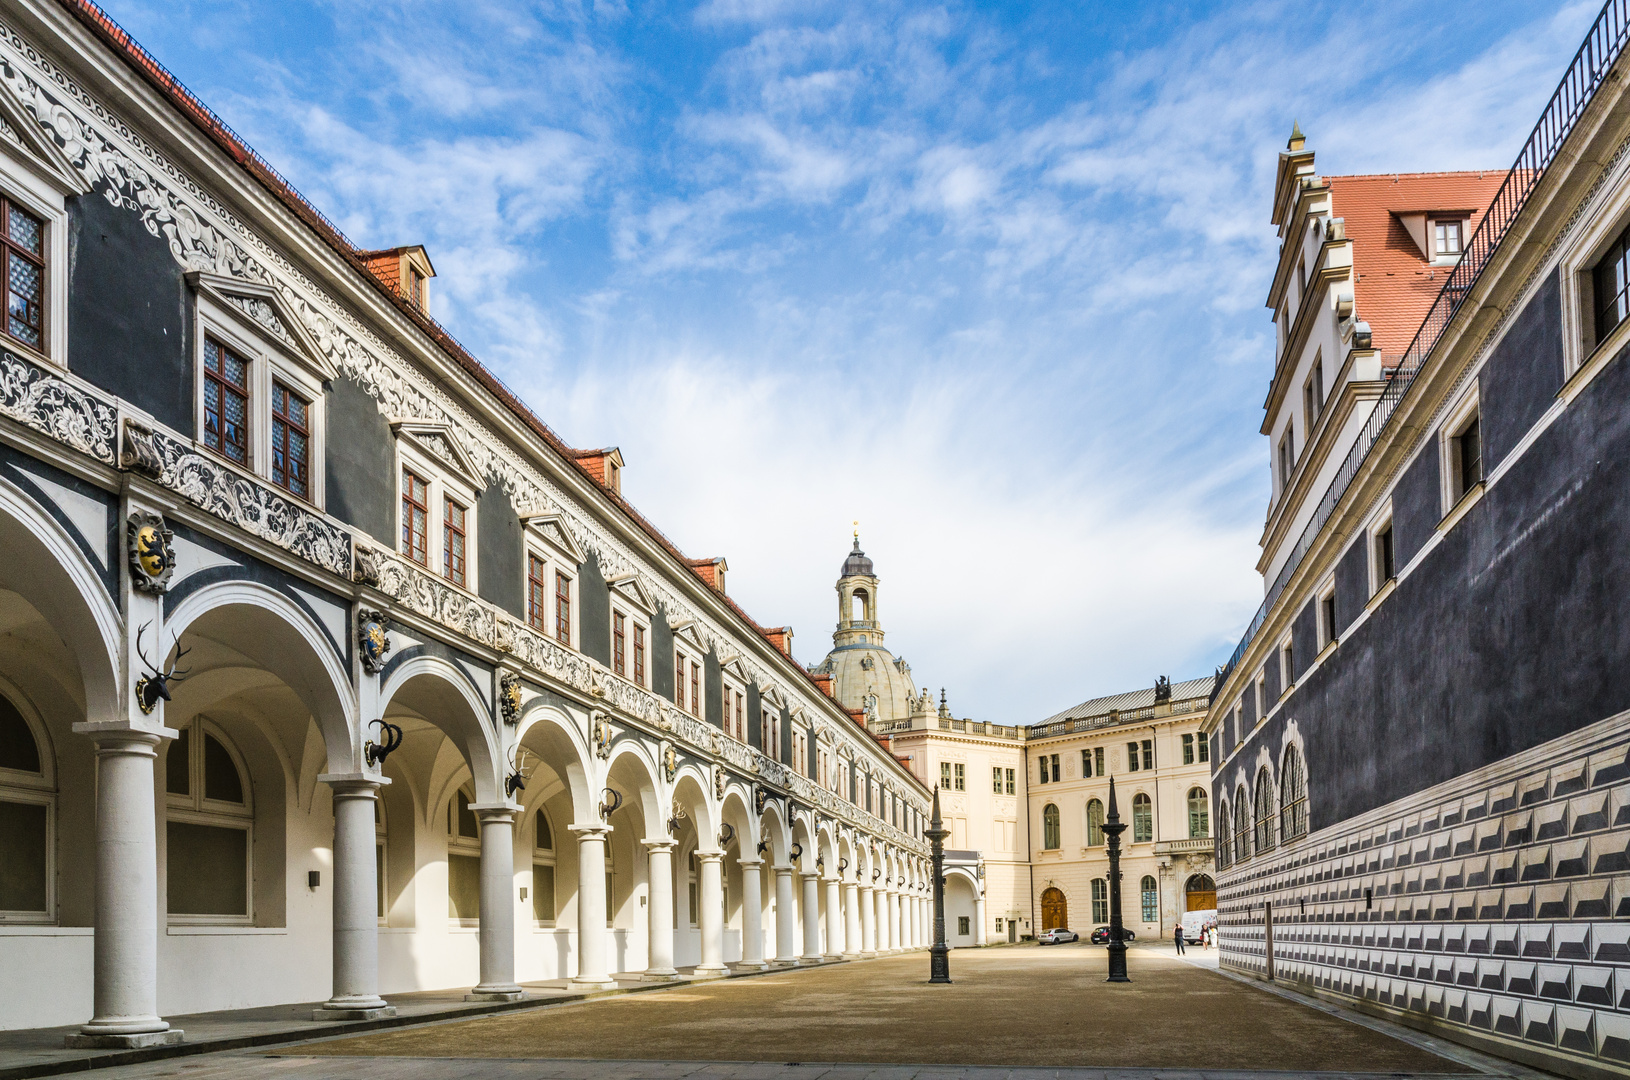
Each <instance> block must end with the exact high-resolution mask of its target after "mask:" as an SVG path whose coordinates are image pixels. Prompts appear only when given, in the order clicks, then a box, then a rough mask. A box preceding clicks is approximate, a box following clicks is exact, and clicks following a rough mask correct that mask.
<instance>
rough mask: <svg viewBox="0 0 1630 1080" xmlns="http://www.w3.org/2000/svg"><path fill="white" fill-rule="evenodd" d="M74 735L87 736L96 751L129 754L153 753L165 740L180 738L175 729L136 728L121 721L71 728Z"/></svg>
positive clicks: (92, 723)
mask: <svg viewBox="0 0 1630 1080" xmlns="http://www.w3.org/2000/svg"><path fill="white" fill-rule="evenodd" d="M73 731H74V734H76V735H88V736H90V738H91V741H92V742H94V743H96V748H97V749H98V750H112V751H118V750H124V751H125V752H126V753H130V754H142V753H145V754H149V755H151V754H152V753H153V748H154V747H155V746H157V745H158V744H159V743H161V742H164V741H165V740H167V739H176V738H180V736H181V732H179V731H177V730H176V729H175V728H167V727H154V728H143V727H136V726H135V725H133V724H128V723H125V722H124V721H122V720H112V721H100V720H99V721H89V722H86V723H83V724H75V725H74V726H73Z"/></svg>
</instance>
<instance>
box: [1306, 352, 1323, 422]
mask: <svg viewBox="0 0 1630 1080" xmlns="http://www.w3.org/2000/svg"><path fill="white" fill-rule="evenodd" d="M1302 412H1303V415H1305V416H1306V417H1307V430H1308V431H1312V430H1313V425H1314V424H1316V423H1318V422H1319V417H1320V416H1322V415H1323V414H1324V358H1323V356H1322V355H1320V354H1315V355H1314V357H1313V370H1312V372H1310V373H1309V374H1308V377H1307V382H1306V383H1305V384H1304V385H1303V386H1302Z"/></svg>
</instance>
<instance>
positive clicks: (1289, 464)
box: [1279, 424, 1296, 494]
mask: <svg viewBox="0 0 1630 1080" xmlns="http://www.w3.org/2000/svg"><path fill="white" fill-rule="evenodd" d="M1295 467H1296V425H1295V424H1286V425H1285V433H1284V434H1283V435H1281V436H1280V437H1279V490H1280V493H1281V494H1283V493H1284V491H1285V490H1286V489H1287V488H1289V487H1290V474H1291V470H1292V469H1294V468H1295Z"/></svg>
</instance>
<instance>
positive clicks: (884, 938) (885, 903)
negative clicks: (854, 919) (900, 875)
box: [872, 878, 889, 956]
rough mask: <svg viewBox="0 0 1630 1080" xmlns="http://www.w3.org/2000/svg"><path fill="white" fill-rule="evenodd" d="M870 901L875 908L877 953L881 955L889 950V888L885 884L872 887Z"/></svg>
mask: <svg viewBox="0 0 1630 1080" xmlns="http://www.w3.org/2000/svg"><path fill="white" fill-rule="evenodd" d="M884 880H887V879H886V878H885V879H884ZM872 903H873V905H875V906H876V908H877V910H876V912H874V918H876V920H877V946H876V948H877V955H879V956H883V955H885V954H887V953H888V951H889V890H888V888H887V887H886V886H883V885H879V886H877V887H876V888H874V889H872Z"/></svg>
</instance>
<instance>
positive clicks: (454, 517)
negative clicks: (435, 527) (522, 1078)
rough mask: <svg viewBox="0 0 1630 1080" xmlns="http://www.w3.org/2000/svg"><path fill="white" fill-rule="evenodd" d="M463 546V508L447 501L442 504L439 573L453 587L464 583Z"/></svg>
mask: <svg viewBox="0 0 1630 1080" xmlns="http://www.w3.org/2000/svg"><path fill="white" fill-rule="evenodd" d="M464 544H465V535H464V507H462V506H460V505H459V504H458V503H456V502H454V501H453V500H452V499H447V500H445V501H444V502H443V503H442V519H441V566H442V570H441V572H442V575H443V576H444V577H446V578H447V580H448V581H451V582H452V583H453V584H454V585H460V586H462V585H464V584H465V583H466V582H465V558H464V556H465V551H464Z"/></svg>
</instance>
